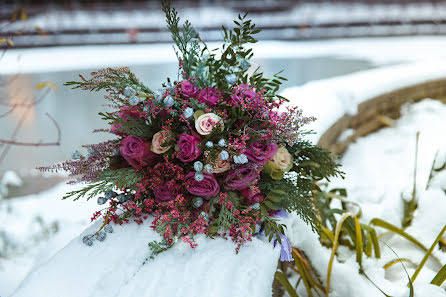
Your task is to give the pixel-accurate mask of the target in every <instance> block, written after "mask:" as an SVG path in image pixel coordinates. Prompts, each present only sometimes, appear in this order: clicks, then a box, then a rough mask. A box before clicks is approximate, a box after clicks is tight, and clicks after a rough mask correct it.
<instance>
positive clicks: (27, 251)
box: [0, 38, 446, 297]
mask: <svg viewBox="0 0 446 297" xmlns="http://www.w3.org/2000/svg"><path fill="white" fill-rule="evenodd" d="M435 40H436V41H434V39H432V40H431V39H429V38H410V39H409V38H408V39H405V38H401V39H393V41H396V43H393V45H394V46H391V45H392V43H391V42H390V41H387V40H385V39H379V40H378V39H377V40H369V41H367V40H356V41H351V42H346V41H342V40H341V41H327V42H323V41H320V42H313V43H312V44H311V45H308V46H307V45H305V44H298V43H278V42H277V43H273V42H271V43H266V46H264V47H259V48H258V49H259V50H258V53H259V52H260V53H259V54H258V55H257V57H259V56H260V57H263V56H265V57H270V55H271V54H270V53H268V51H271V50H272V49H274V51H275V53H278V54H277V56H281V57H283V56H286V55H289V56H290V57H305V56H312V55H315V56H322V55H325V54H330V55H335V56H342V55H347V54H351V55H352V56H355V55H357V56H358V57H359V56H361V57H363V58H367V59H370V60H371V61H374V62H375V63H378V64H379V63H382V64H386V63H392V64H394V63H403V62H404V64H400V65H393V66H388V67H382V68H379V69H375V70H370V71H364V72H359V73H355V74H350V75H345V76H342V77H336V78H332V79H326V80H320V81H313V82H310V83H307V84H305V85H303V86H300V87H295V88H289V89H286V90H284V91H283V93H282V95H283V96H285V97H287V98H289V99H291V100H292V102H291V103H292V104H296V105H298V106H299V107H300V108H302V109H303V110H304V114H305V115H314V116H316V117H317V118H318V121H316V122H315V123H313V124H312V125H311V127H310V128H311V129H313V130H314V131H315V132H316V134H314V135H312V139H313V141H317V140H318V137H320V135H321V133H322V132H323V131H325V130H326V129H327V128H328V127H330V126H331V125H332V124H333V123H334V122H335V121H336V120H337V119H338V118H340V117H341V116H342V115H344V114H345V113H348V114H354V113H356V106H357V105H358V104H359V103H361V102H363V101H365V100H367V99H369V98H372V97H374V96H377V95H380V94H382V93H385V92H388V91H392V90H395V89H398V88H401V87H405V86H408V85H411V84H417V83H422V82H425V81H428V80H432V79H438V78H444V76H445V72H444V69H446V67H445V66H446V60H444V58H445V55H446V54H445V53H444V51H441V50H440V49H441V47H437V45H441V44H443V43H445V42H446V39H443V38H435ZM423 42H425V43H426V44H425V46H426V45H431V46H432V47H431V48H430V49H429V52H427V53H428V54H426V52H419V50H420V49H422V48H423V47H422V46H421V43H423ZM372 43H373V45H374V46H376V47H375V48H370V47H369V46H368V45H372ZM412 43H413V45H414V46H413V47H408V46H409V45H410V44H412ZM308 44H310V43H308ZM427 47H428V46H426V48H427ZM150 48H152V50H153V52H150ZM150 48H149V47H146V46H142V45H141V46H132V47H127V46H113V47H109V50H110V51H106V52H103V48H102V47H97V48H94V47H88V48H84V50H83V51H80V50H79V49H80V48H69V49H67V48H62V49H45V50H42V51H40V50H33V51H27V50H17V51H8V52H7V54H6V55H5V58H4V60H2V63H3V62H5V63H4V66H5V65H6V67H5V68H2V69H0V72H1V73H9V72H8V71H10V72H11V73H12V72H15V71H17V69H20V70H21V71H23V72H39V71H42V69H44V68H45V63H47V65H46V66H47V68H45V69H46V70H47V71H56V70H61V69H62V68H64V67H66V69H80V68H83V67H85V68H92V67H102V66H100V65H103V66H106V65H107V66H110V65H111V66H117V65H118V64H121V63H122V64H123V65H124V64H132V63H135V64H137V63H153V62H154V61H155V60H156V61H164V62H175V57H174V56H173V54H172V51H171V48H170V46H169V51H167V47H166V46H165V45H159V46H155V47H153V46H151V47H150ZM443 48H444V47H443ZM146 49H147V51H145V50H146ZM311 49H312V50H311ZM63 51H66V55H64V56H62V55H61V53H62V52H63ZM55 53H59V54H57V55H54V54H55ZM101 53H102V55H101ZM384 53H386V54H384ZM397 53H399V55H397ZM51 54H53V55H54V59H53V62H54V63H49V61H50V60H51V59H50V57H51ZM270 58H271V57H270ZM17 59H19V61H20V62H19V63H16V62H17ZM62 60H63V61H65V63H60V62H61V61H62ZM112 60H113V61H114V63H116V65H113V64H112V63H111V61H112ZM108 63H111V64H110V65H109V64H108ZM17 65H20V66H19V67H18V68H17ZM70 67H71V68H70ZM394 124H395V126H394V127H390V128H384V129H382V130H380V131H378V132H376V133H373V134H371V135H369V136H368V137H364V138H360V139H358V140H357V141H356V143H353V144H351V145H350V147H349V149H348V150H347V151H346V153H345V154H344V156H343V159H342V164H343V168H342V170H343V171H345V172H346V173H347V174H346V176H347V177H346V179H345V180H341V179H335V180H333V181H332V184H331V187H345V188H346V189H347V191H348V198H349V199H350V200H352V201H354V202H357V203H359V204H360V205H361V208H362V217H361V222H362V223H366V224H367V223H368V222H369V221H370V219H372V218H375V217H379V218H383V219H385V220H387V221H389V222H391V223H393V224H396V225H398V226H399V225H400V222H401V218H402V206H403V204H402V199H401V198H402V196H410V194H411V190H412V180H413V176H412V175H413V167H414V156H415V135H416V132H417V131H420V132H421V134H420V142H419V143H420V146H419V157H418V161H419V162H418V175H417V189H418V191H417V199H418V209H417V211H416V213H415V218H414V221H413V223H412V225H411V226H410V227H409V228H408V229H407V232H408V233H409V234H411V235H413V236H414V237H416V238H417V239H419V240H420V241H421V242H423V243H424V245H426V246H430V245H431V244H432V242H433V241H434V239H435V237H436V236H437V234H438V233H439V231H440V229H441V228H442V227H443V226H444V224H446V218H445V216H444V209H446V199H445V193H444V191H443V190H444V188H445V187H446V186H445V185H446V172H440V173H438V174H437V175H435V176H434V178H433V179H432V180H431V183H430V186H429V188H428V189H426V183H427V178H428V176H429V171H430V167H431V165H432V162H433V160H434V156H435V154H436V151H437V150H439V153H438V156H437V161H436V163H435V167H436V168H438V167H441V166H442V164H443V162H444V160H446V143H445V141H444V140H443V139H444V138H443V137H439V135H440V136H441V135H443V134H444V131H443V130H444V128H443V127H445V124H446V105H444V104H442V103H440V102H438V101H433V100H429V99H426V100H423V101H421V102H419V103H417V104H414V105H410V106H406V107H404V109H403V115H402V117H401V118H400V119H399V120H397V121H395V123H394ZM348 133H351V131H347V132H346V133H345V135H344V137H346V135H348ZM442 161H443V162H442ZM68 190H72V188H71V187H67V186H66V185H60V186H58V187H56V188H54V189H52V190H50V191H47V192H44V193H41V194H38V195H31V196H28V197H21V198H15V199H13V200H2V201H0V226H1V227H0V253H1V252H4V251H6V252H4V253H5V255H6V260H5V261H3V259H2V261H3V262H1V263H0V295H1V296H9V295H10V294H12V292H14V290H15V289H16V287H17V286H18V284H19V282H20V281H21V280H23V279H24V277H25V275H27V274H28V272H29V271H31V272H30V273H29V274H28V276H27V277H26V278H25V279H24V280H23V282H22V283H21V285H20V286H19V288H18V290H17V291H15V293H14V294H13V295H12V296H14V297H20V296H23V297H28V296H66V297H71V296H76V297H80V296H169V297H170V296H178V295H181V296H229V295H231V296H270V295H271V284H272V279H273V274H274V272H275V269H276V263H277V259H278V254H279V250H278V248H276V249H272V247H271V244H269V243H266V242H265V241H264V240H262V239H260V238H255V239H254V240H253V242H252V243H249V244H248V245H246V246H244V247H242V249H241V250H240V253H239V254H238V255H235V254H234V244H233V243H232V242H231V241H225V240H222V239H216V240H209V239H205V238H201V237H200V238H199V239H198V243H199V246H198V248H197V249H196V250H192V249H190V248H189V247H188V246H186V245H185V244H183V243H178V244H177V245H176V246H175V247H174V248H173V249H172V250H170V251H168V252H166V253H164V254H161V255H159V256H158V257H157V258H156V259H155V260H154V261H149V262H147V263H146V264H145V265H142V263H143V262H144V260H145V259H146V257H147V255H148V253H149V251H148V247H147V243H148V242H149V241H151V240H153V239H155V238H156V236H157V235H156V234H154V233H153V232H152V231H150V230H149V229H148V228H147V225H144V226H137V225H135V224H128V225H125V226H122V227H120V226H115V232H114V233H113V234H108V237H107V239H106V240H105V241H104V242H97V241H95V243H94V245H93V247H87V246H85V245H83V244H82V237H83V236H84V235H85V234H91V233H94V232H95V231H96V230H97V229H98V228H99V226H98V224H95V225H93V226H90V227H89V228H88V229H87V230H85V231H83V233H81V232H82V230H84V229H85V228H86V226H88V225H89V217H90V216H91V213H92V212H93V211H94V210H97V205H95V203H94V201H89V202H88V203H85V201H78V202H70V201H60V197H61V196H62V195H63V193H65V192H66V191H68ZM39 217H40V218H41V219H43V220H44V221H43V224H42V223H39V219H37V218H39ZM54 222H57V226H58V231H56V232H54V231H51V230H52V229H51V226H52V224H53V223H54ZM286 223H287V225H288V232H287V235H288V237H289V239H290V241H291V243H292V245H293V246H295V247H297V248H299V249H300V250H302V251H303V252H305V254H306V255H307V256H308V258H309V259H310V261H311V263H312V264H313V266H314V267H315V268H316V270H317V271H318V272H319V274H320V276H321V280H322V281H323V282H325V281H326V273H327V266H328V261H329V257H330V253H331V251H330V249H328V248H326V247H324V246H322V245H321V244H320V243H319V240H318V236H317V235H316V234H314V233H313V232H312V231H311V229H310V228H309V227H308V226H307V225H306V224H305V223H304V222H302V221H301V220H300V219H299V218H297V217H296V216H294V215H292V216H291V217H290V218H289V219H287V221H286ZM3 226H8V227H7V228H3ZM45 230H47V231H45ZM48 230H49V231H48ZM378 230H379V231H380V233H381V234H382V233H384V230H381V229H378ZM2 232H3V233H2ZM45 232H47V233H45ZM48 232H49V233H48ZM2 234H6V236H4V238H7V239H8V240H7V241H5V240H4V239H2ZM42 234H46V235H42ZM2 240H3V241H2ZM70 240H71V241H70ZM381 240H383V241H384V242H386V243H387V244H388V245H389V246H390V247H391V248H392V249H393V250H394V251H395V252H396V253H397V254H398V256H399V257H400V258H409V259H411V260H412V261H414V262H415V263H419V262H420V261H421V259H422V257H423V256H424V252H423V251H420V250H418V249H417V248H414V247H413V245H411V244H410V243H409V242H407V241H405V240H404V239H401V238H398V237H395V236H389V235H385V236H383V237H382V238H381ZM5 242H9V243H11V244H9V245H8V247H7V248H5V247H4V245H5ZM2 244H3V247H2ZM58 250H59V251H58ZM56 251H58V252H57V253H56ZM381 251H382V258H381V259H375V258H366V257H364V259H363V261H364V263H363V265H364V270H365V272H366V273H367V275H368V276H369V277H370V278H371V279H372V280H373V281H374V282H375V283H376V284H377V285H378V286H379V287H380V288H382V289H383V290H384V291H385V292H386V293H387V294H389V295H392V296H398V297H399V296H401V297H403V296H404V297H406V296H408V288H407V287H406V284H407V276H406V274H405V273H404V271H403V269H402V267H401V265H399V264H397V265H394V266H393V267H392V268H390V269H388V270H387V271H385V270H384V269H383V268H382V267H383V265H384V264H386V263H387V262H389V261H390V260H393V259H395V258H396V256H395V254H394V253H393V252H392V250H390V249H389V248H387V247H386V246H385V245H381ZM434 255H435V256H436V257H437V258H438V259H439V260H440V261H441V262H442V263H445V262H446V255H445V253H444V252H441V251H440V250H439V249H438V248H436V249H435V251H434ZM340 260H341V261H340ZM406 268H407V270H408V273H409V275H412V274H413V272H414V268H413V267H412V266H410V265H409V264H406ZM438 269H439V266H438V264H437V263H435V262H432V261H428V262H427V264H426V266H425V267H424V268H423V269H422V271H421V273H420V275H419V276H418V278H417V280H416V282H415V284H414V285H415V296H433V297H437V296H438V297H440V296H446V293H445V291H444V288H445V284H444V285H443V287H442V288H439V287H436V286H433V285H430V284H429V282H430V281H431V280H432V278H433V276H434V275H435V274H436V272H437V271H438ZM55 280H56V281H55ZM330 288H331V291H330V296H339V297H340V296H343V297H350V296H351V297H353V296H364V297H368V296H370V297H372V296H379V295H380V294H381V293H379V291H378V290H377V289H376V288H375V287H374V286H373V284H372V283H371V282H370V281H369V280H367V279H366V278H365V277H364V276H363V275H361V274H359V273H358V265H357V263H356V261H355V254H354V253H353V252H352V251H349V250H346V249H342V248H340V249H339V257H338V258H337V259H336V260H335V262H334V266H333V272H332V278H331V287H330ZM246 289H249V292H248V291H244V290H246ZM298 293H299V296H306V295H305V292H304V290H303V288H302V287H300V288H299V291H298ZM144 294H145V295H144Z"/></svg>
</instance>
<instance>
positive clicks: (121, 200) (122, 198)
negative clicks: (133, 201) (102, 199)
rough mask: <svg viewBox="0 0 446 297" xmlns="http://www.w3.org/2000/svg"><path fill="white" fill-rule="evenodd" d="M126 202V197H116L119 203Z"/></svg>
mask: <svg viewBox="0 0 446 297" xmlns="http://www.w3.org/2000/svg"><path fill="white" fill-rule="evenodd" d="M126 200H127V197H126V196H125V194H119V195H118V201H119V202H122V203H123V202H125V201H126Z"/></svg>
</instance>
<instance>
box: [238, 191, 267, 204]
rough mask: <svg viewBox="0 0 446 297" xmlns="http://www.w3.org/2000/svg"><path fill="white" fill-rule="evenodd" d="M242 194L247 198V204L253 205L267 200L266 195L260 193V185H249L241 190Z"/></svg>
mask: <svg viewBox="0 0 446 297" xmlns="http://www.w3.org/2000/svg"><path fill="white" fill-rule="evenodd" d="M240 195H242V196H243V198H245V203H246V204H247V205H252V204H254V203H260V202H262V201H263V200H265V197H264V196H263V195H262V194H260V189H259V188H258V187H251V188H250V187H248V188H245V189H243V190H241V191H240Z"/></svg>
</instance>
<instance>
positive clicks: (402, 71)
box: [281, 60, 446, 142]
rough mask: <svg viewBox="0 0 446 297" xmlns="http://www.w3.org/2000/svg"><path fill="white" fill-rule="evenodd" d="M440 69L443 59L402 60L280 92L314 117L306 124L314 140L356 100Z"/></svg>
mask: <svg viewBox="0 0 446 297" xmlns="http://www.w3.org/2000/svg"><path fill="white" fill-rule="evenodd" d="M444 69H446V60H444V61H443V60H438V61H435V62H430V61H426V62H414V63H406V64H401V65H395V66H388V67H381V68H377V69H373V70H368V71H361V72H357V73H352V74H349V75H344V76H339V77H334V78H330V79H325V80H319V81H311V82H309V83H306V84H304V85H303V86H300V87H292V88H287V89H285V90H284V91H283V92H282V93H281V95H282V96H284V97H286V98H288V99H289V100H290V104H291V105H297V106H298V107H299V108H301V109H303V111H304V115H307V116H315V117H316V118H317V120H316V121H315V122H313V123H311V124H310V125H308V126H307V127H306V128H307V129H311V130H313V131H315V134H313V135H311V136H310V138H311V140H312V141H314V142H317V141H318V139H319V137H320V136H321V135H322V133H323V132H324V131H326V130H327V129H328V128H329V127H331V126H332V125H333V124H334V123H335V122H336V121H337V120H338V119H340V118H341V117H342V116H344V115H345V114H356V112H357V106H358V104H360V103H362V102H364V101H366V100H368V99H371V98H373V97H375V96H378V95H381V94H384V93H386V92H390V91H393V90H397V89H399V88H403V87H406V86H410V85H414V84H419V83H423V82H426V81H429V80H435V79H440V78H444V77H445V71H444ZM321 106H324V108H321Z"/></svg>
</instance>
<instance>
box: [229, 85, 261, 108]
mask: <svg viewBox="0 0 446 297" xmlns="http://www.w3.org/2000/svg"><path fill="white" fill-rule="evenodd" d="M255 97H257V93H256V92H255V91H254V90H253V88H251V87H250V86H249V85H247V84H241V85H238V86H236V87H234V94H233V95H232V96H231V98H230V102H231V103H232V104H233V105H235V106H240V104H241V103H243V102H245V101H252V100H253V99H254V98H255Z"/></svg>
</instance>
